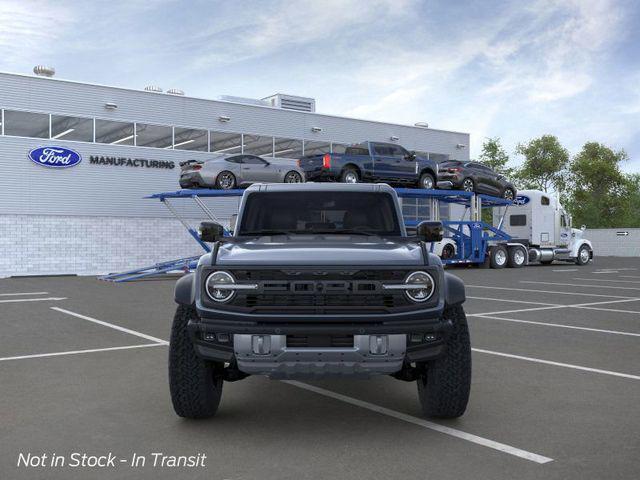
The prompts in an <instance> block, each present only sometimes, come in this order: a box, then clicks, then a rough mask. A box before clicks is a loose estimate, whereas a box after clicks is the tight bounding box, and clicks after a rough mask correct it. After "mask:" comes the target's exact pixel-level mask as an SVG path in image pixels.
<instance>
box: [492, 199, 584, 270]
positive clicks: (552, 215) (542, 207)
mask: <svg viewBox="0 0 640 480" xmlns="http://www.w3.org/2000/svg"><path fill="white" fill-rule="evenodd" d="M496 213H497V215H494V217H493V224H494V227H496V228H498V229H499V230H501V231H503V232H505V233H506V234H508V235H509V236H510V237H511V239H510V240H509V241H508V242H507V247H508V248H509V249H514V248H520V254H522V253H524V252H526V258H525V259H524V263H538V262H539V263H542V264H550V263H551V262H553V261H554V260H558V261H565V262H573V263H576V264H578V265H585V264H587V263H589V261H591V260H592V259H593V247H592V245H591V242H590V241H589V240H586V239H584V238H582V236H583V234H584V230H585V228H586V227H584V226H583V227H582V228H580V229H577V228H572V226H571V216H570V215H569V214H568V213H567V212H566V211H565V209H564V208H563V207H562V205H561V204H560V202H559V201H558V199H557V198H555V197H553V196H551V195H549V194H548V193H545V192H542V191H540V190H522V191H519V192H518V195H517V197H516V199H515V201H514V202H513V205H510V206H508V207H499V208H498V209H497V212H496ZM497 254H499V252H496V251H495V246H494V247H493V251H492V252H490V255H492V256H494V257H495V256H496V255H497ZM495 260H497V259H494V261H495ZM508 260H511V261H513V260H512V259H511V258H509V259H508ZM521 260H522V259H521V258H520V257H519V258H518V263H520V261H521ZM510 266H521V265H510Z"/></svg>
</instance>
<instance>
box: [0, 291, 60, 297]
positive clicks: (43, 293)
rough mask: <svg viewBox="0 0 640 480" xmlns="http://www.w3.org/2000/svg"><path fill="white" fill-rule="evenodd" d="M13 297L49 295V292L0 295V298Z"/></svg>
mask: <svg viewBox="0 0 640 480" xmlns="http://www.w3.org/2000/svg"><path fill="white" fill-rule="evenodd" d="M14 295H15V296H17V295H49V292H25V293H0V297H13V296H14Z"/></svg>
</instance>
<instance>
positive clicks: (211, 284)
mask: <svg viewBox="0 0 640 480" xmlns="http://www.w3.org/2000/svg"><path fill="white" fill-rule="evenodd" d="M234 283H236V281H235V279H234V278H233V276H232V275H231V274H230V273H227V272H213V273H212V274H211V275H209V276H208V277H207V283H206V290H207V295H209V298H211V300H213V301H215V302H220V303H224V302H228V301H229V300H231V298H232V297H233V295H234V294H235V293H236V292H235V290H232V289H225V288H224V286H225V285H233V284H234Z"/></svg>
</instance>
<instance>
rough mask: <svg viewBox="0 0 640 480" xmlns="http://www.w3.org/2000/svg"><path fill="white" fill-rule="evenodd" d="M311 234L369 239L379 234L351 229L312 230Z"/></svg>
mask: <svg viewBox="0 0 640 480" xmlns="http://www.w3.org/2000/svg"><path fill="white" fill-rule="evenodd" d="M309 233H320V234H337V235H365V236H367V237H375V236H376V235H378V234H377V233H372V232H366V231H363V230H353V229H349V228H339V229H337V230H311V231H310V232H309Z"/></svg>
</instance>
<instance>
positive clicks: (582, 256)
mask: <svg viewBox="0 0 640 480" xmlns="http://www.w3.org/2000/svg"><path fill="white" fill-rule="evenodd" d="M589 260H591V249H590V248H589V247H588V246H587V245H582V246H581V247H580V249H579V250H578V256H577V257H576V264H577V265H586V264H587V263H589Z"/></svg>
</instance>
